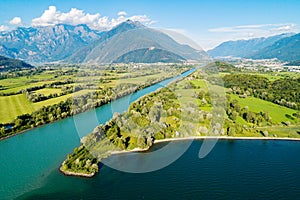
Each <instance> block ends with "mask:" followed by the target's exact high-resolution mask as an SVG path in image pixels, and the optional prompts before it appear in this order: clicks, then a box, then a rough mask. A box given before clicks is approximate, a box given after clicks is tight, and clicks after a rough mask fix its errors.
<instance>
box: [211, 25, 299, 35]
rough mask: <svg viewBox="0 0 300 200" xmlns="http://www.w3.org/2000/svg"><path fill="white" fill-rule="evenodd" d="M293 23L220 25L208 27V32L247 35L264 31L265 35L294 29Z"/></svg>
mask: <svg viewBox="0 0 300 200" xmlns="http://www.w3.org/2000/svg"><path fill="white" fill-rule="evenodd" d="M295 26H296V25H295V24H293V23H287V24H255V25H244V26H231V27H220V28H214V29H209V30H208V31H209V32H213V33H247V35H249V34H251V35H257V34H255V33H265V34H266V35H267V34H268V33H269V34H270V33H272V34H273V33H275V32H278V34H280V33H282V32H291V31H294V28H295Z"/></svg>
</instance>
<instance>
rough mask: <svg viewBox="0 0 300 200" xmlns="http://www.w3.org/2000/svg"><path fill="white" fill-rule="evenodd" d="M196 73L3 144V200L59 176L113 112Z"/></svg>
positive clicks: (0, 158)
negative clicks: (71, 156)
mask: <svg viewBox="0 0 300 200" xmlns="http://www.w3.org/2000/svg"><path fill="white" fill-rule="evenodd" d="M194 71H195V69H192V70H189V71H187V72H184V73H183V74H181V75H180V76H177V77H173V78H170V79H167V80H164V81H162V82H159V83H157V84H154V85H152V86H150V87H147V88H144V89H142V90H140V91H137V92H135V93H134V94H132V95H128V96H125V97H123V98H120V99H117V100H115V101H113V102H111V103H110V104H106V105H103V106H101V107H99V108H96V109H94V110H92V111H88V112H85V113H81V114H79V115H76V116H73V117H69V118H67V119H64V120H61V121H57V122H54V123H51V124H47V125H45V126H42V127H39V128H35V129H32V130H29V131H27V132H25V133H23V134H20V135H17V136H14V137H11V138H8V139H6V140H3V141H0V150H1V153H0V170H1V172H0V181H1V184H0V199H13V198H16V197H18V196H20V195H22V194H25V193H28V192H30V191H33V190H35V189H37V188H39V187H41V186H42V185H43V184H44V181H45V180H46V179H47V178H48V176H49V175H52V174H53V173H59V172H58V171H57V169H58V167H59V166H60V164H61V163H62V162H63V160H64V159H65V158H66V155H67V154H69V153H71V152H72V151H73V149H74V148H75V147H77V146H79V144H80V138H81V137H83V136H85V135H87V134H89V133H90V132H92V131H93V129H94V128H95V127H96V126H98V125H99V124H103V123H105V122H106V121H108V120H110V119H111V118H112V116H113V113H114V112H119V113H122V112H124V111H126V110H127V109H128V107H129V105H130V103H132V102H134V101H136V100H137V99H138V98H140V97H142V96H144V95H146V94H149V93H151V92H153V91H155V90H157V89H159V88H162V87H164V86H166V85H167V84H169V83H170V82H172V81H174V80H176V79H179V78H181V77H185V76H187V75H189V74H191V73H192V72H194ZM66 178H67V177H66ZM67 179H68V178H67Z"/></svg>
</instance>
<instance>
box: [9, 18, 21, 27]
mask: <svg viewBox="0 0 300 200" xmlns="http://www.w3.org/2000/svg"><path fill="white" fill-rule="evenodd" d="M9 23H10V24H11V25H16V26H19V25H22V19H21V18H20V17H14V18H13V19H12V20H10V21H9Z"/></svg>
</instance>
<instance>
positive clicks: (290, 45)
mask: <svg viewBox="0 0 300 200" xmlns="http://www.w3.org/2000/svg"><path fill="white" fill-rule="evenodd" d="M299 49H300V33H299V34H296V35H293V36H291V37H286V38H283V39H281V40H278V41H276V42H275V43H274V44H272V45H270V46H267V47H265V48H263V49H262V50H260V51H259V52H257V53H255V54H253V55H251V58H253V59H269V58H278V59H279V60H282V61H297V60H300V51H299Z"/></svg>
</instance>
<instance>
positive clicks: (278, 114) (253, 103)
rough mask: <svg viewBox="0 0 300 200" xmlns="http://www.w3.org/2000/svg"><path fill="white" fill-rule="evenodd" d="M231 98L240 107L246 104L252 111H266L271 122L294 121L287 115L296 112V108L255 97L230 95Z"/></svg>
mask: <svg viewBox="0 0 300 200" xmlns="http://www.w3.org/2000/svg"><path fill="white" fill-rule="evenodd" d="M230 97H231V99H236V100H238V102H239V104H240V106H241V108H244V107H246V106H248V108H249V110H250V111H252V112H268V113H269V115H270V117H271V118H272V119H271V120H272V122H273V123H277V124H281V123H282V122H286V121H290V122H295V120H292V119H291V118H290V117H289V116H292V115H293V113H296V112H297V111H296V110H293V109H290V108H286V107H283V106H280V105H277V104H274V103H271V102H268V101H264V100H261V99H258V98H255V97H247V98H239V97H238V96H237V95H233V94H231V95H230Z"/></svg>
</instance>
